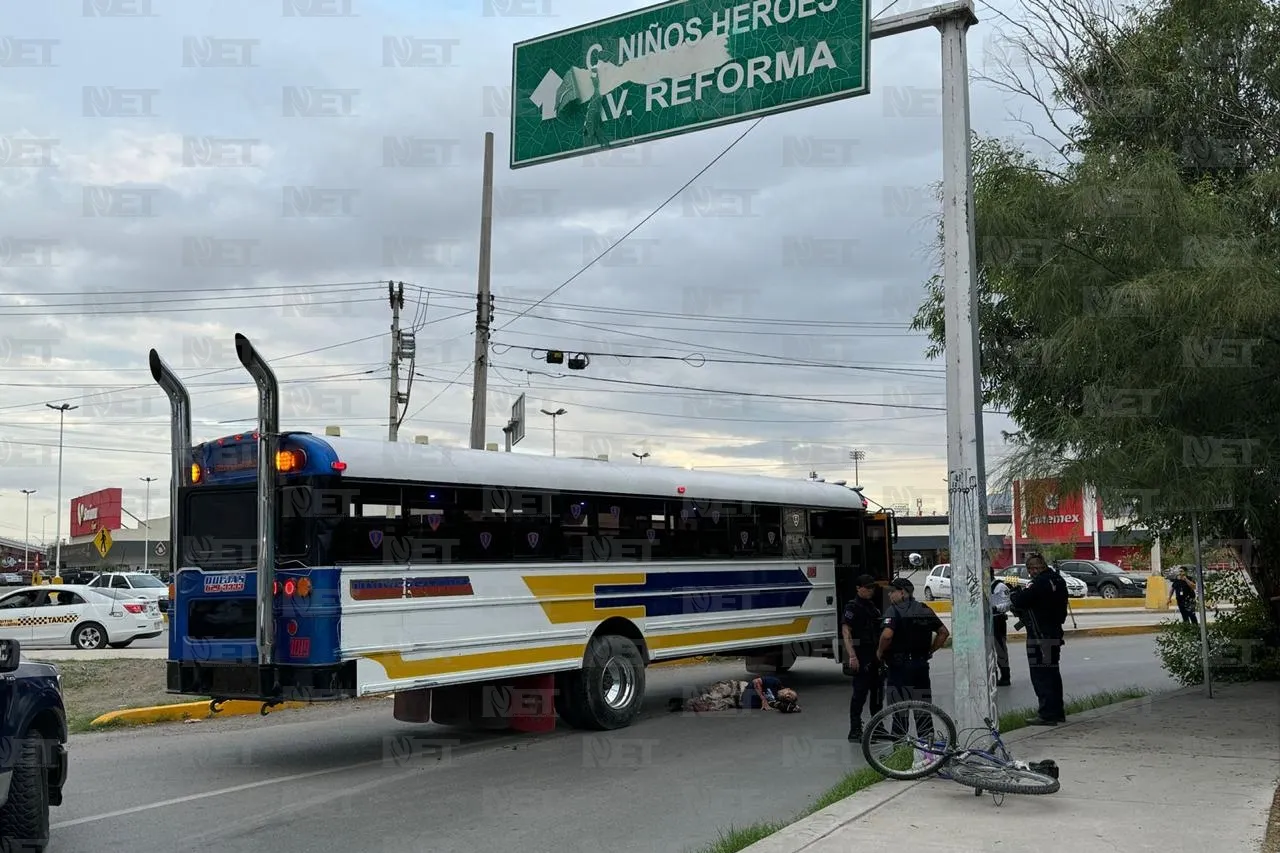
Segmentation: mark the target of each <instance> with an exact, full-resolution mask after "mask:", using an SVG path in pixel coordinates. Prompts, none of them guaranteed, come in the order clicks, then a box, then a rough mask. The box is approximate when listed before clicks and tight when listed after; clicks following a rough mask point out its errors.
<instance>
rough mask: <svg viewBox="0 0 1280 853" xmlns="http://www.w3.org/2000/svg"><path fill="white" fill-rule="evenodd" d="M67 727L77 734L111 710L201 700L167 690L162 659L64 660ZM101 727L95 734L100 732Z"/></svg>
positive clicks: (60, 668) (59, 664) (61, 668)
mask: <svg viewBox="0 0 1280 853" xmlns="http://www.w3.org/2000/svg"><path fill="white" fill-rule="evenodd" d="M55 663H56V665H57V667H58V672H59V673H60V674H61V675H62V695H63V702H64V703H65V704H66V706H67V728H68V729H69V730H70V731H71V732H72V733H75V734H79V733H83V732H87V731H90V730H91V729H90V727H89V723H91V722H92V721H93V720H95V719H97V718H98V717H100V716H102V715H103V714H106V713H108V712H110V711H120V710H123V709H125V708H147V707H151V706H153V705H176V704H179V703H182V702H196V701H200V700H199V699H198V698H197V697H195V696H176V695H174V694H172V693H168V692H166V690H165V683H166V682H165V668H166V666H165V661H162V660H134V659H129V660H60V661H55ZM102 728H103V727H102V726H97V727H94V728H93V729H92V731H99V730H100V729H102Z"/></svg>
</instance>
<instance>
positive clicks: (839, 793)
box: [697, 687, 1151, 853]
mask: <svg viewBox="0 0 1280 853" xmlns="http://www.w3.org/2000/svg"><path fill="white" fill-rule="evenodd" d="M1150 692H1151V691H1149V690H1144V689H1142V688H1140V687H1125V688H1122V689H1120V690H1103V691H1101V692H1099V693H1093V694H1090V695H1088V696H1081V697H1077V698H1074V699H1069V700H1068V701H1067V716H1068V717H1069V716H1071V715H1072V714H1082V713H1084V712H1085V711H1092V710H1094V709H1095V708H1103V707H1106V706H1107V705H1114V704H1116V703H1117V702H1127V701H1128V700H1130V699H1141V698H1142V697H1143V696H1147V695H1150ZM1035 711H1036V709H1035V708H1019V709H1016V710H1013V711H1006V712H1005V713H1003V714H1001V715H1000V733H1001V734H1005V733H1007V732H1011V731H1015V730H1017V729H1022V728H1026V727H1027V718H1028V717H1030V716H1032V715H1033V714H1034V713H1035ZM899 757H901V758H902V759H904V760H905V762H906V765H907V766H909V765H910V762H911V756H910V752H909V751H904V752H903V755H902V756H895V758H899ZM890 766H893V765H890ZM883 779H884V777H883V776H881V775H880V774H879V773H877V772H876V771H874V770H872V769H871V768H870V767H863V768H862V769H860V770H855V771H854V772H852V773H850V774H848V775H847V776H845V777H844V778H843V779H841V780H840V781H839V782H837V783H836V784H835V785H833V786H832V787H831V788H828V789H827V790H826V791H824V792H823V793H822V794H821V795H819V797H818V798H817V799H816V800H814V802H813V804H812V805H810V806H809V807H808V808H806V809H805V810H804V811H802V812H801V813H800V814H798V815H796V816H795V818H793V819H792V820H789V821H783V822H779V823H758V824H752V825H751V826H747V827H742V828H731V829H730V830H729V831H727V832H721V833H720V837H719V839H717V840H716V841H715V842H714V843H712V844H710V845H708V846H706V847H702V848H700V849H699V850H698V851H697V853H738V851H740V850H745V849H746V848H748V847H750V846H751V845H752V844H755V843H756V842H757V841H760V840H761V839H763V838H766V837H768V836H770V835H773V834H774V833H775V832H778V831H779V830H781V829H784V828H786V827H787V826H790V825H791V824H793V823H795V822H796V821H800V820H803V819H804V818H807V817H809V816H810V815H812V814H816V813H817V812H820V811H822V810H823V809H825V808H827V807H828V806H832V805H835V804H836V803H838V802H840V801H841V800H844V799H847V798H848V797H851V796H853V795H854V794H856V793H858V792H859V791H862V790H865V789H867V788H870V787H871V786H872V785H874V784H876V783H877V782H880V781H882V780H883Z"/></svg>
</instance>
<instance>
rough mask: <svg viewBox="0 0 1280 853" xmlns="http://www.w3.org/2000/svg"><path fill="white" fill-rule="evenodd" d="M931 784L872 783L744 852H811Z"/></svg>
mask: <svg viewBox="0 0 1280 853" xmlns="http://www.w3.org/2000/svg"><path fill="white" fill-rule="evenodd" d="M1198 689H1200V688H1199V687H1184V688H1181V689H1178V690H1172V691H1168V692H1163V693H1156V694H1152V695H1150V696H1140V697H1138V698H1137V699H1126V700H1124V701H1123V702H1116V703H1114V704H1112V705H1104V706H1102V707H1101V708H1093V709H1092V710H1089V711H1081V712H1080V713H1079V714H1074V715H1072V717H1071V719H1070V720H1068V721H1067V722H1066V723H1063V724H1062V725H1059V726H1055V727H1054V728H1035V727H1031V726H1028V727H1026V728H1021V729H1016V730H1014V731H1012V732H1009V733H1008V734H1001V739H1002V740H1004V742H1005V743H1006V744H1013V743H1017V742H1019V741H1024V740H1030V739H1032V738H1036V737H1043V736H1045V735H1048V734H1050V733H1052V732H1056V731H1061V730H1062V729H1064V728H1067V727H1069V726H1072V725H1075V724H1076V723H1087V722H1089V721H1091V720H1095V719H1098V718H1099V717H1105V716H1108V715H1109V714H1113V713H1119V712H1121V711H1127V710H1130V709H1132V708H1138V707H1142V706H1143V705H1149V704H1151V703H1152V702H1159V701H1163V700H1165V699H1171V698H1173V697H1175V696H1178V695H1180V694H1182V693H1186V692H1189V691H1193V690H1198ZM931 781H933V779H932V778H925V779H918V780H915V781H911V782H901V781H898V780H895V779H882V780H881V781H879V782H875V783H873V784H872V785H870V786H869V787H866V788H863V789H862V790H861V791H858V792H857V793H856V794H853V795H852V796H849V797H846V798H845V799H843V800H840V801H839V802H837V803H834V804H832V805H830V806H827V807H826V808H825V809H822V810H821V811H818V812H814V813H813V814H811V815H809V816H808V817H806V818H802V819H801V820H798V821H796V822H795V823H793V824H791V825H789V826H786V827H783V828H782V829H780V830H778V831H777V832H775V833H774V834H773V835H770V836H767V837H766V838H762V839H760V840H759V841H757V842H756V843H755V844H752V845H750V846H748V847H744V848H743V849H742V851H741V853H801V851H803V850H806V849H808V848H809V847H810V846H811V845H813V844H815V843H817V842H819V841H821V840H822V839H824V838H827V837H829V836H831V835H833V834H834V833H836V832H838V831H840V830H841V829H843V828H844V827H846V826H848V825H849V824H851V823H853V822H854V821H856V820H858V819H859V818H861V817H862V816H864V815H866V814H869V813H871V812H873V811H875V810H876V809H878V808H880V807H881V806H883V805H886V804H887V803H889V802H891V801H893V800H895V799H897V798H898V797H900V796H902V795H903V794H905V793H907V792H908V791H910V790H911V789H912V788H914V787H916V786H917V785H922V784H924V783H926V782H931Z"/></svg>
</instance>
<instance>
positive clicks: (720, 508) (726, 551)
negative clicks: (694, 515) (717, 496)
mask: <svg viewBox="0 0 1280 853" xmlns="http://www.w3.org/2000/svg"><path fill="white" fill-rule="evenodd" d="M696 508H697V510H698V551H697V552H696V553H695V555H694V556H696V557H701V558H703V559H706V558H710V557H720V558H724V559H727V558H729V557H732V556H733V542H732V540H731V538H730V534H729V517H730V511H729V508H728V507H726V506H725V505H724V504H723V503H720V502H719V501H697V502H696Z"/></svg>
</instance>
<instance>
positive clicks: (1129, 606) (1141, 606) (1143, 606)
mask: <svg viewBox="0 0 1280 853" xmlns="http://www.w3.org/2000/svg"><path fill="white" fill-rule="evenodd" d="M920 601H921V602H923V603H924V604H927V605H929V607H930V608H932V609H933V612H934V613H950V612H951V602H950V601H927V600H925V599H923V598H922V599H920ZM1071 609H1072V610H1074V611H1076V612H1077V613H1079V612H1081V611H1090V610H1144V611H1146V612H1148V613H1173V612H1176V611H1175V610H1174V609H1173V608H1170V607H1161V608H1155V607H1148V606H1147V602H1146V599H1145V598H1094V599H1088V598H1086V599H1079V598H1073V599H1071Z"/></svg>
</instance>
